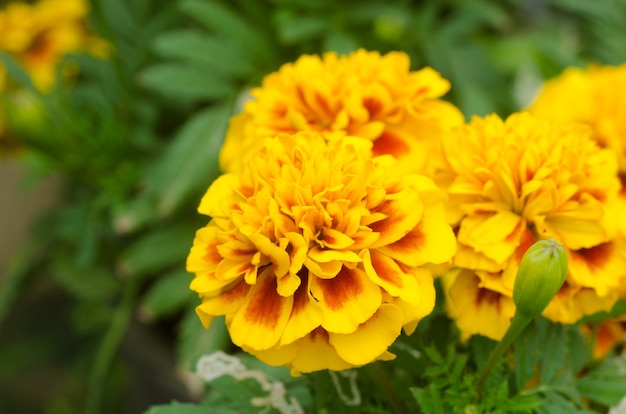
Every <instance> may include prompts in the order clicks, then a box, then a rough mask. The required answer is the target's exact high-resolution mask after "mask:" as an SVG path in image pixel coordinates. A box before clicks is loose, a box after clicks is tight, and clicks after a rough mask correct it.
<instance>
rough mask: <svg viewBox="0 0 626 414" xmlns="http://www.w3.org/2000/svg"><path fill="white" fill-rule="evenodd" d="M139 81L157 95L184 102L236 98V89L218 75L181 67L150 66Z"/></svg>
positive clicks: (176, 64)
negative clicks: (234, 91) (234, 92)
mask: <svg viewBox="0 0 626 414" xmlns="http://www.w3.org/2000/svg"><path fill="white" fill-rule="evenodd" d="M139 79H140V82H141V84H142V85H143V86H144V87H146V88H148V89H150V90H152V91H154V92H156V93H159V94H163V95H166V96H170V97H172V98H176V99H180V100H185V101H196V100H203V99H208V100H212V99H221V98H225V97H228V96H231V95H232V94H233V86H232V85H231V84H230V83H229V82H228V81H227V80H226V79H223V78H221V77H220V76H219V75H218V74H217V73H211V72H207V71H206V70H204V69H202V68H200V67H195V66H189V65H181V64H179V63H159V64H156V65H153V66H150V67H149V68H147V69H146V70H144V71H143V72H142V73H141V75H140V78H139Z"/></svg>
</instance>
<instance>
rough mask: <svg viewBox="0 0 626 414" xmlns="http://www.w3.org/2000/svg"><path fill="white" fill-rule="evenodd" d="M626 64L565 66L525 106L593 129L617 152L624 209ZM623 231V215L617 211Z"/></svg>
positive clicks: (625, 221) (597, 137)
mask: <svg viewBox="0 0 626 414" xmlns="http://www.w3.org/2000/svg"><path fill="white" fill-rule="evenodd" d="M625 90H626V64H622V65H621V66H599V65H595V66H591V67H589V68H588V69H579V68H568V69H566V70H565V71H564V72H563V73H562V74H561V75H559V76H557V77H556V78H554V79H551V80H549V81H548V82H546V83H545V85H544V86H543V89H542V90H541V92H540V93H539V96H538V97H537V99H536V100H535V102H534V103H533V104H532V106H531V107H530V108H529V111H531V112H533V113H534V114H536V115H538V116H540V117H542V118H546V119H551V120H558V121H566V122H581V123H584V124H587V125H589V126H590V127H591V129H592V130H593V138H594V139H595V140H596V142H598V144H600V146H602V147H606V148H611V149H613V150H614V151H615V152H616V153H617V157H618V163H619V176H620V180H621V188H622V189H621V193H620V205H619V207H618V210H619V211H621V212H623V211H624V209H626V116H624V114H626V94H624V92H623V91H625ZM617 219H618V220H620V223H621V228H622V231H623V232H624V233H625V234H626V215H624V214H623V213H622V214H618V217H617Z"/></svg>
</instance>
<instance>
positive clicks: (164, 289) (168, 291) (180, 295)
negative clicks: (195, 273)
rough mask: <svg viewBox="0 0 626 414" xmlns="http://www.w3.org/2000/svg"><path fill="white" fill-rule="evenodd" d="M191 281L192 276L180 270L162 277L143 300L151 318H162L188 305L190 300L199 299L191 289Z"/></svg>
mask: <svg viewBox="0 0 626 414" xmlns="http://www.w3.org/2000/svg"><path fill="white" fill-rule="evenodd" d="M191 279H192V275H190V274H189V273H187V272H186V271H185V270H178V271H175V272H172V273H170V274H168V275H165V276H162V277H160V278H159V279H158V280H157V281H156V282H155V284H154V285H153V286H152V287H151V288H150V290H148V292H147V293H146V294H145V296H144V299H143V306H144V308H145V309H146V311H147V312H148V313H149V316H151V317H156V318H162V317H164V316H169V315H171V314H173V313H175V312H178V311H179V310H180V309H182V308H183V307H185V306H186V305H188V304H189V302H190V300H192V299H193V298H195V297H197V295H196V294H195V293H193V292H192V291H191V290H190V289H189V282H191Z"/></svg>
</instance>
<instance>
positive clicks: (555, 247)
mask: <svg viewBox="0 0 626 414" xmlns="http://www.w3.org/2000/svg"><path fill="white" fill-rule="evenodd" d="M566 274H567V255H566V254H565V250H564V249H563V246H561V245H560V244H559V243H557V242H556V240H554V239H550V240H540V241H538V242H536V243H535V244H533V245H532V246H531V247H530V249H528V250H527V251H526V253H525V254H524V257H522V261H521V263H520V267H519V269H518V270H517V277H516V278H515V285H514V286H513V301H514V302H515V305H516V306H517V310H518V312H520V313H522V314H523V315H525V316H526V317H529V318H532V317H535V316H538V315H540V314H541V312H543V310H544V309H545V308H546V306H548V304H549V303H550V301H551V300H552V298H553V297H554V295H556V294H557V292H558V291H559V289H561V286H563V283H564V282H565V276H566Z"/></svg>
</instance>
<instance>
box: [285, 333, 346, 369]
mask: <svg viewBox="0 0 626 414" xmlns="http://www.w3.org/2000/svg"><path fill="white" fill-rule="evenodd" d="M294 345H295V346H297V348H298V351H297V353H296V355H295V357H294V358H293V359H292V360H291V364H290V366H291V372H292V375H293V374H300V373H307V372H313V371H319V370H322V369H329V370H332V371H343V370H345V369H349V368H354V365H352V364H350V363H348V362H346V361H345V360H343V359H342V358H341V357H340V356H339V355H338V354H337V351H336V350H335V348H334V347H333V346H332V345H330V344H329V343H328V333H327V332H326V331H325V330H323V329H322V328H317V329H316V330H314V331H313V332H311V333H310V334H309V335H307V336H305V337H304V338H302V339H300V340H298V341H297V342H295V343H294Z"/></svg>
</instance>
